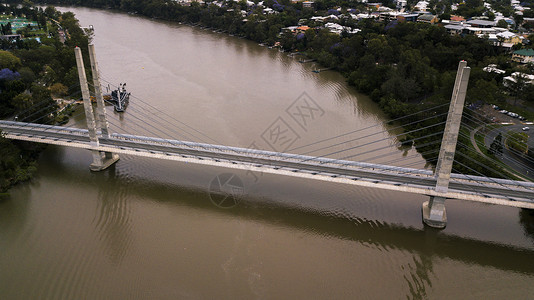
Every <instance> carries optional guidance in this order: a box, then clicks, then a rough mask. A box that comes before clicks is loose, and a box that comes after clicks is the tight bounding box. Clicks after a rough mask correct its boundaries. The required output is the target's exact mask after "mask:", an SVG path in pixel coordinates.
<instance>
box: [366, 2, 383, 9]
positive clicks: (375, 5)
mask: <svg viewBox="0 0 534 300" xmlns="http://www.w3.org/2000/svg"><path fill="white" fill-rule="evenodd" d="M380 6H382V3H379V2H374V3H367V8H369V9H376V10H378V9H379V8H380Z"/></svg>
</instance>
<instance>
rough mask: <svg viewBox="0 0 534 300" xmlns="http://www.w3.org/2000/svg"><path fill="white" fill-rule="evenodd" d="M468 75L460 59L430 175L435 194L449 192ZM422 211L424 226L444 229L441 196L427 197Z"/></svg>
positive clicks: (464, 62)
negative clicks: (433, 180) (433, 183)
mask: <svg viewBox="0 0 534 300" xmlns="http://www.w3.org/2000/svg"><path fill="white" fill-rule="evenodd" d="M470 72H471V68H469V67H468V66H467V62H466V61H464V60H462V61H461V62H460V63H459V64H458V72H457V73H456V80H455V83H454V88H453V91H452V97H451V103H450V106H449V113H448V115H447V122H446V124H445V130H444V132H443V139H442V141H441V148H440V151H439V157H438V163H437V165H436V170H435V172H434V176H435V177H436V187H435V191H436V193H443V194H445V193H447V192H448V189H449V182H450V178H451V171H452V165H453V162H454V155H455V153H456V144H457V142H458V133H459V131H460V124H461V122H462V113H463V108H464V104H465V96H466V93H467V84H468V83H469V74H470ZM422 210H423V222H424V223H425V224H426V225H428V226H430V227H434V228H445V226H446V225H447V213H446V210H445V197H440V196H431V197H430V200H429V201H426V202H424V203H423V207H422Z"/></svg>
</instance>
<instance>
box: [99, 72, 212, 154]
mask: <svg viewBox="0 0 534 300" xmlns="http://www.w3.org/2000/svg"><path fill="white" fill-rule="evenodd" d="M103 80H104V81H105V82H107V83H110V82H109V81H107V80H105V79H103ZM130 97H131V98H133V99H135V100H136V102H137V103H139V104H142V105H144V106H146V107H148V109H146V111H144V112H143V113H144V115H145V116H148V115H149V114H148V113H147V112H148V111H150V110H152V111H155V112H156V113H157V116H158V119H157V123H158V124H160V125H162V126H163V127H166V128H168V127H167V126H165V125H163V123H162V122H161V121H164V122H165V123H167V124H168V125H170V126H171V128H176V127H177V128H179V129H180V130H182V131H183V132H184V133H186V134H188V135H190V136H191V137H193V138H194V139H196V140H197V141H199V142H202V143H206V144H210V143H211V144H213V143H215V144H218V145H220V144H221V143H219V142H218V141H217V140H215V139H213V138H211V137H210V136H208V135H207V134H205V133H203V132H201V131H199V130H197V129H195V128H194V127H192V126H190V125H188V124H186V123H184V122H183V121H180V120H178V119H176V118H175V117H173V116H171V115H169V114H168V113H166V112H165V111H162V110H161V109H158V108H157V107H155V106H153V105H151V104H150V103H148V102H146V101H144V100H143V99H141V98H139V97H136V96H135V95H131V96H130ZM156 113H152V115H156ZM167 118H169V119H171V120H173V121H175V122H176V123H173V122H171V121H169V120H168V119H167ZM177 124H180V125H177ZM182 127H185V128H187V130H186V129H183V128H182ZM171 131H174V130H171ZM190 131H192V132H195V133H196V134H194V133H191V132H190ZM174 132H175V131H174ZM198 135H200V136H202V137H199V136H198ZM188 139H190V138H188ZM208 140H209V141H211V142H208Z"/></svg>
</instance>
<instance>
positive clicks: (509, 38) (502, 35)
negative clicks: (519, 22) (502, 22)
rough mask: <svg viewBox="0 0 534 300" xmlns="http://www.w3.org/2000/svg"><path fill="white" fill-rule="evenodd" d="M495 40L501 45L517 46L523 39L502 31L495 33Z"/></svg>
mask: <svg viewBox="0 0 534 300" xmlns="http://www.w3.org/2000/svg"><path fill="white" fill-rule="evenodd" d="M497 38H498V39H499V41H500V42H501V43H506V44H511V45H512V46H513V45H517V44H519V43H521V42H522V40H523V37H522V36H518V35H517V34H515V33H513V32H510V31H504V32H499V33H497Z"/></svg>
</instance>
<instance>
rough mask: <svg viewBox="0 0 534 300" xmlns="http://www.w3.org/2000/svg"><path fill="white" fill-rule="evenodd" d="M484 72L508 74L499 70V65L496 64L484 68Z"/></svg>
mask: <svg viewBox="0 0 534 300" xmlns="http://www.w3.org/2000/svg"><path fill="white" fill-rule="evenodd" d="M482 71H484V72H488V73H497V74H499V75H502V74H504V73H506V71H504V70H501V69H498V68H497V65H495V64H491V65H488V66H487V67H484V68H483V69H482Z"/></svg>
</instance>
